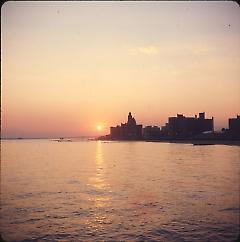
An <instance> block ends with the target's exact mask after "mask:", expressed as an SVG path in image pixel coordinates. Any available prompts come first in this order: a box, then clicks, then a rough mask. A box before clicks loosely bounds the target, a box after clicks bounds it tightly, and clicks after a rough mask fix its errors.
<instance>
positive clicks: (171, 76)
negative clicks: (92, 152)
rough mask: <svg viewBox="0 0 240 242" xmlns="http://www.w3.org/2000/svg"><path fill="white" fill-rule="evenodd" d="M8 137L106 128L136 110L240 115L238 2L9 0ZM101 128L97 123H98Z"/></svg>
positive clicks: (153, 118) (4, 101)
mask: <svg viewBox="0 0 240 242" xmlns="http://www.w3.org/2000/svg"><path fill="white" fill-rule="evenodd" d="M1 59H2V62H1V80H2V84H1V94H2V95H1V116H2V123H1V129H2V132H1V135H2V137H61V136H66V137H75V136H88V135H89V136H97V135H103V134H108V133H109V127H110V126H115V125H117V124H120V123H124V122H126V120H127V115H128V112H130V111H131V112H132V114H133V116H134V117H135V119H136V121H137V123H139V124H143V125H144V126H145V125H158V126H163V125H164V124H165V123H166V122H167V120H168V117H170V116H176V114H177V113H182V114H184V115H185V116H194V115H195V114H198V113H199V112H205V113H206V117H207V118H211V117H212V116H213V117H214V125H215V129H220V128H222V127H225V128H227V127H228V118H230V117H236V116H237V114H240V7H239V5H238V4H237V3H236V2H230V1H218V2H207V1H202V2H201V1H197V2H194V1H187V2H184V1H179V2H162V1H160V2H158V1H152V2H145V1H139V2H138V1H133V2H131V1H127V2H120V1H116V2H114V1H110V2H104V1H99V2H94V1H89V2H88V1H85V2H84V1H79V2H78V1H73V2H64V1H61V2H57V1H52V2H47V1H44V2H41V1H35V2H31V1H22V2H21V1H8V2H6V3H4V5H3V6H2V9H1ZM99 125H100V126H102V129H101V130H99V129H97V126H99Z"/></svg>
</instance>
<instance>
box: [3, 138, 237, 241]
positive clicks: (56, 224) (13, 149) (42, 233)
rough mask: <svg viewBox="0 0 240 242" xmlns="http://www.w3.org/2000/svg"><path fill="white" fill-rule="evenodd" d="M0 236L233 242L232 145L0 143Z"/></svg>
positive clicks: (234, 170)
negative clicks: (0, 144)
mask: <svg viewBox="0 0 240 242" xmlns="http://www.w3.org/2000/svg"><path fill="white" fill-rule="evenodd" d="M1 142H2V164H1V207H2V209H1V219H0V225H1V226H0V228H1V234H2V236H3V238H4V239H6V240H7V241H77V240H82V241H89V240H96V241H100V240H104V241H109V240H113V241H119V240H123V241H127V240H131V241H133V240H135V241H140V240H141V241H142V240H155V241H156V240H157V241H233V240H234V239H236V237H237V236H238V234H239V195H240V194H239V154H240V153H239V152H240V149H239V147H238V146H224V145H212V146H193V145H190V144H168V143H150V142H127V141H126V142H101V141H86V140H85V141H84V140H82V141H80V140H78V141H77V140H76V141H75V142H53V141H50V140H4V141H1Z"/></svg>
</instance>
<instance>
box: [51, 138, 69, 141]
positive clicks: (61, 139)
mask: <svg viewBox="0 0 240 242" xmlns="http://www.w3.org/2000/svg"><path fill="white" fill-rule="evenodd" d="M52 141H57V142H72V140H71V139H66V138H59V139H52Z"/></svg>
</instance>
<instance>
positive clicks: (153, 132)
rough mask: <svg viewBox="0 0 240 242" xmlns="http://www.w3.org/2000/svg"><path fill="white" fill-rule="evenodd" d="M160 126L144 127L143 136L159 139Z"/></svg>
mask: <svg viewBox="0 0 240 242" xmlns="http://www.w3.org/2000/svg"><path fill="white" fill-rule="evenodd" d="M160 132H161V131H160V128H159V127H158V126H146V127H145V128H143V137H144V138H145V139H158V138H159V137H160V134H161V133H160Z"/></svg>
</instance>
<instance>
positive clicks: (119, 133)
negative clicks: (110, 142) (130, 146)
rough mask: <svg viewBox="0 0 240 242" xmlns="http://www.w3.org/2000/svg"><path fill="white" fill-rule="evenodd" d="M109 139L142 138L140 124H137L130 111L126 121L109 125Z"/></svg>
mask: <svg viewBox="0 0 240 242" xmlns="http://www.w3.org/2000/svg"><path fill="white" fill-rule="evenodd" d="M110 138H111V139H122V140H139V139H142V125H141V124H137V123H136V120H135V118H134V117H132V114H131V112H130V113H129V114H128V121H127V123H124V124H123V123H121V126H120V125H117V126H116V127H110Z"/></svg>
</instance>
